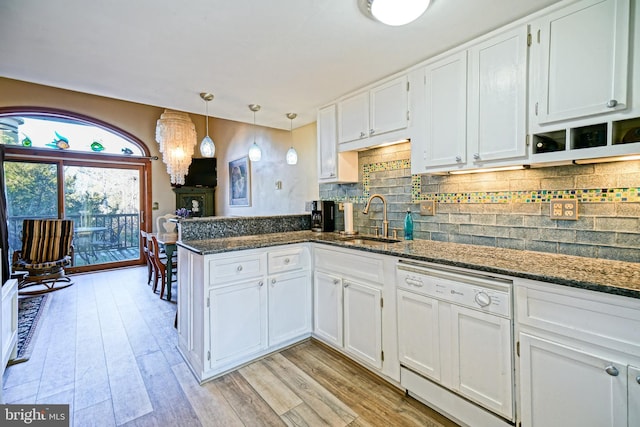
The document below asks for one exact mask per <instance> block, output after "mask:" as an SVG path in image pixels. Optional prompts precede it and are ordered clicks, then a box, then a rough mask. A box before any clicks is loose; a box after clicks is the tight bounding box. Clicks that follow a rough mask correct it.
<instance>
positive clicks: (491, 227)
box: [320, 143, 640, 262]
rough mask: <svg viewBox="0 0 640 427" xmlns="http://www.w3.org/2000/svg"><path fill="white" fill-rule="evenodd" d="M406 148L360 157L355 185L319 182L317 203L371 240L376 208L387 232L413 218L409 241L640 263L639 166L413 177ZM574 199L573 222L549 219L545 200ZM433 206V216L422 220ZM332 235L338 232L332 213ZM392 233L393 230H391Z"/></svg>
mask: <svg viewBox="0 0 640 427" xmlns="http://www.w3.org/2000/svg"><path fill="white" fill-rule="evenodd" d="M410 155H411V152H410V144H409V143H406V144H400V145H394V146H389V147H384V148H379V149H374V150H369V151H363V152H361V153H359V168H360V170H359V182H358V183H357V184H321V185H320V197H321V198H322V199H324V200H334V201H336V202H344V201H349V202H353V203H354V227H355V229H356V230H358V231H359V232H360V233H363V234H373V228H371V227H372V226H378V227H381V226H382V203H380V202H379V201H378V200H375V201H373V203H372V206H371V209H370V211H369V214H368V215H364V214H362V209H363V208H364V204H365V203H366V200H367V198H368V197H369V195H371V194H374V193H379V194H382V195H384V196H385V198H386V199H387V202H388V207H387V213H388V218H389V222H390V224H389V230H392V229H394V228H395V229H397V233H398V236H402V235H403V231H402V227H403V220H404V215H405V213H406V210H407V208H410V209H411V211H412V213H413V220H414V237H415V238H416V239H430V240H439V241H447V242H456V243H470V244H476V245H485V246H495V247H504V248H513V249H525V250H533V251H540V252H551V253H562V254H568V255H579V256H586V257H592V258H605V259H616V260H624V261H634V262H640V161H631V162H618V163H601V164H593V165H568V166H554V167H548V168H539V169H527V170H520V171H508V172H489V173H479V174H469V175H411V163H410ZM553 199H576V200H578V204H579V207H578V220H577V221H571V220H552V219H550V217H549V216H550V215H549V211H550V201H551V200H553ZM427 200H434V201H435V202H436V203H435V205H436V210H435V211H436V214H435V215H434V216H420V215H419V210H420V209H419V203H420V202H421V201H427ZM336 229H337V230H341V229H344V218H343V216H342V213H341V212H338V214H337V218H336ZM390 234H391V231H390Z"/></svg>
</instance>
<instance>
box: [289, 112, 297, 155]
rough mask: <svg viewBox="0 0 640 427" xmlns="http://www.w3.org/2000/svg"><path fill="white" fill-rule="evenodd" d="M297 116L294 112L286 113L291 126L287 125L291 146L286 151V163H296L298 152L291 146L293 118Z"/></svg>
mask: <svg viewBox="0 0 640 427" xmlns="http://www.w3.org/2000/svg"><path fill="white" fill-rule="evenodd" d="M296 117H298V115H297V114H296V113H287V118H288V119H289V120H291V126H290V127H289V133H290V134H291V144H292V145H291V148H289V150H288V151H287V157H286V159H287V164H288V165H295V164H296V163H298V152H297V151H296V149H295V148H293V119H295V118H296Z"/></svg>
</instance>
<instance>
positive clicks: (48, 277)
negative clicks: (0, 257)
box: [12, 219, 73, 295]
mask: <svg viewBox="0 0 640 427" xmlns="http://www.w3.org/2000/svg"><path fill="white" fill-rule="evenodd" d="M72 241H73V221H72V220H68V219H25V220H24V222H23V225H22V249H21V250H19V251H15V252H14V253H13V260H12V261H13V262H12V267H13V271H14V272H18V271H20V272H26V274H25V275H24V276H23V277H22V278H21V279H20V281H19V282H18V289H19V290H20V291H19V294H20V295H37V294H42V293H45V292H52V291H56V290H58V289H62V288H66V287H67V286H71V285H72V284H73V282H72V281H71V279H70V278H68V277H67V276H65V274H64V267H67V266H69V265H71V263H72V260H73V245H72ZM30 287H34V288H33V289H28V290H24V289H25V288H30Z"/></svg>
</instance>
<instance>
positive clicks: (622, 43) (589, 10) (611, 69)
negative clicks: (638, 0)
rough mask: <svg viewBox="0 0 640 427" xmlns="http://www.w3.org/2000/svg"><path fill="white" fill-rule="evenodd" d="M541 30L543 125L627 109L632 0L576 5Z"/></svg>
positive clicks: (543, 22) (597, 0)
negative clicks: (630, 2)
mask: <svg viewBox="0 0 640 427" xmlns="http://www.w3.org/2000/svg"><path fill="white" fill-rule="evenodd" d="M539 28H540V35H539V40H540V41H539V43H538V44H539V47H540V56H541V57H540V61H539V64H538V68H537V69H538V73H539V75H538V79H539V80H540V82H539V84H538V85H537V86H538V88H539V90H540V93H539V94H538V97H537V102H538V104H537V105H536V107H535V108H537V121H538V123H548V122H554V121H558V120H566V119H573V118H579V117H583V116H588V115H593V114H601V113H607V112H610V111H613V110H618V109H624V108H626V107H627V74H628V65H629V64H628V62H629V0H589V1H581V2H577V3H575V4H573V5H571V6H569V7H566V8H564V9H562V10H559V11H557V12H555V13H552V14H551V15H549V16H547V17H544V18H542V19H541V21H540V23H539ZM534 38H535V39H537V38H538V34H537V33H535V34H534ZM534 46H535V45H534ZM535 113H536V112H535V111H534V114H535Z"/></svg>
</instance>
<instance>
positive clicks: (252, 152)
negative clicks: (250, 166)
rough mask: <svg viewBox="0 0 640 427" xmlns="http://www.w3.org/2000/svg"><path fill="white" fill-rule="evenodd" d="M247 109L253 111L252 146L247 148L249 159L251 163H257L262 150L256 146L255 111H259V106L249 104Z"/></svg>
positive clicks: (260, 157)
mask: <svg viewBox="0 0 640 427" xmlns="http://www.w3.org/2000/svg"><path fill="white" fill-rule="evenodd" d="M249 109H250V110H251V111H253V144H251V148H249V159H250V160H251V161H252V162H259V161H260V159H262V150H261V149H260V146H259V145H258V144H256V111H260V106H259V105H258V104H249Z"/></svg>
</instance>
